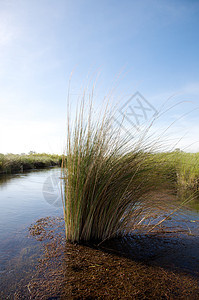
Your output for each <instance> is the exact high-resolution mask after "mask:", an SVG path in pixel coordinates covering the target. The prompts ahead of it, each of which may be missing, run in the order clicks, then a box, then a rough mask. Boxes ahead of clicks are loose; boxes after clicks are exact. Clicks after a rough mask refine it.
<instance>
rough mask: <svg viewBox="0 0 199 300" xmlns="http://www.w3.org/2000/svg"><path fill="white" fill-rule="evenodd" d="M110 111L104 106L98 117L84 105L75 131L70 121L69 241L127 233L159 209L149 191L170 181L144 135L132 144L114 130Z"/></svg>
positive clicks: (66, 196)
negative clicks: (153, 210) (152, 211)
mask: <svg viewBox="0 0 199 300" xmlns="http://www.w3.org/2000/svg"><path fill="white" fill-rule="evenodd" d="M77 110H78V109H77ZM112 111H113V110H112V109H110V110H108V108H107V107H106V109H105V110H104V112H103V113H102V112H101V114H100V116H99V117H96V115H94V113H93V111H92V107H90V108H89V112H88V113H86V110H85V107H84V103H83V102H82V103H81V108H80V109H79V110H78V111H77V116H76V121H75V124H74V125H73V127H71V125H70V117H68V136H67V168H66V167H65V168H63V177H64V179H65V186H64V188H65V194H64V197H63V204H64V214H65V227H66V238H67V239H68V240H71V241H80V240H92V239H94V240H104V239H107V238H110V237H113V236H116V235H120V234H122V233H124V232H127V231H128V228H131V229H132V227H133V226H134V225H136V224H138V223H140V222H141V221H143V220H144V219H145V218H146V217H147V216H148V215H149V214H150V213H151V210H152V208H153V207H155V206H156V205H157V202H156V201H155V200H154V199H151V198H150V197H148V196H147V195H148V194H149V192H150V191H153V190H157V189H158V188H159V189H160V188H165V186H167V185H170V183H171V182H172V180H168V179H169V177H168V172H167V171H166V170H165V163H164V162H163V163H162V161H161V160H162V157H161V156H160V158H159V157H158V156H157V157H156V156H153V155H151V153H150V149H151V145H149V146H146V144H145V145H144V143H143V136H140V137H138V138H137V139H132V138H131V140H128V137H127V136H124V135H123V134H121V128H119V129H118V130H116V129H115V128H114V126H113V113H112ZM156 150H157V149H156ZM154 157H155V158H154ZM166 180H167V185H166ZM167 187H168V186H167Z"/></svg>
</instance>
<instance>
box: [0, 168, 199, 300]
mask: <svg viewBox="0 0 199 300" xmlns="http://www.w3.org/2000/svg"><path fill="white" fill-rule="evenodd" d="M60 181H61V180H60V168H53V169H48V170H40V171H31V172H29V173H23V174H16V175H9V176H1V177H0V290H2V291H4V294H3V295H5V293H6V292H5V291H7V294H8V295H12V296H9V297H8V299H14V298H13V297H14V294H15V292H16V290H17V289H19V288H20V285H21V286H24V285H25V284H27V282H28V280H29V279H30V278H31V276H32V273H33V272H34V268H35V265H36V262H37V260H38V258H39V257H40V249H41V248H40V247H41V243H38V242H37V241H36V240H35V239H33V238H32V237H30V236H29V232H28V228H29V226H30V225H31V224H32V223H34V222H35V221H36V220H38V219H40V218H45V217H48V216H61V215H62V206H61V193H60ZM198 208H199V201H197V200H195V202H193V203H191V204H190V206H189V208H187V209H184V210H183V211H182V210H181V212H180V213H179V214H176V215H175V216H172V218H171V219H170V220H169V221H167V222H165V228H167V230H168V231H169V230H170V229H172V228H176V230H177V231H178V230H179V234H175V236H174V235H173V234H170V235H167V237H165V236H160V235H159V236H158V237H157V236H155V237H154V238H153V237H142V239H141V241H140V242H139V238H138V237H136V240H135V238H132V237H131V238H127V240H126V242H125V243H124V242H122V244H121V243H116V242H114V243H112V242H107V243H106V244H105V245H104V247H105V249H104V250H106V249H112V250H113V252H114V250H115V251H116V252H117V253H119V252H121V254H122V255H124V256H127V257H128V258H131V259H133V260H139V261H145V262H146V263H154V264H156V265H160V266H163V267H168V266H172V265H173V266H174V267H176V268H180V267H182V268H184V267H185V268H186V270H188V272H189V271H190V274H193V275H194V274H196V275H197V274H198V273H197V270H199V210H198ZM180 232H185V233H180ZM102 246H103V245H102ZM143 249H144V251H143ZM112 250H111V251H112ZM198 278H199V275H198ZM1 298H2V297H1V294H0V299H1ZM2 299H4V298H2Z"/></svg>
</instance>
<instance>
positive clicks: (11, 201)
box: [0, 168, 62, 274]
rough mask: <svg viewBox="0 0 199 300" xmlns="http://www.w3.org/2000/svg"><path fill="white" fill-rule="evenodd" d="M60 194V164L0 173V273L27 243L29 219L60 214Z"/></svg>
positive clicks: (33, 219) (30, 220)
mask: <svg viewBox="0 0 199 300" xmlns="http://www.w3.org/2000/svg"><path fill="white" fill-rule="evenodd" d="M60 197H61V194H60V168H52V169H47V170H39V171H31V172H29V173H23V174H16V175H7V176H1V177H0V274H1V273H3V271H4V268H5V265H6V264H7V262H8V261H9V260H10V259H11V258H13V256H14V255H15V254H16V253H18V252H20V249H23V247H24V244H26V243H30V241H29V240H28V239H27V236H28V227H29V226H30V225H31V223H33V222H35V221H36V220H38V219H39V218H43V217H47V216H56V215H61V214H62V207H61V198H60ZM25 241H26V242H25Z"/></svg>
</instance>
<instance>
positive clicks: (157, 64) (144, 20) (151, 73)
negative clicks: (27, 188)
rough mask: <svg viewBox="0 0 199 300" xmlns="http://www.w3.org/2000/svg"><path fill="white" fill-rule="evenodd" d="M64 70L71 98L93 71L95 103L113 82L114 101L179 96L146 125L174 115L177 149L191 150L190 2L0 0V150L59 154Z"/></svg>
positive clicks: (194, 134) (196, 81)
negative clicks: (141, 96) (138, 94)
mask: <svg viewBox="0 0 199 300" xmlns="http://www.w3.org/2000/svg"><path fill="white" fill-rule="evenodd" d="M73 70H74V72H73V77H72V84H71V85H72V86H71V94H75V95H71V99H72V101H73V99H75V97H76V94H79V93H80V88H81V87H83V86H85V85H86V84H87V82H88V81H89V80H91V81H92V79H94V78H96V76H98V80H97V87H96V90H95V98H96V99H95V100H96V101H97V102H98V103H100V101H102V99H103V97H104V96H105V95H106V93H107V91H108V90H109V89H110V88H112V87H113V86H114V87H115V90H114V97H115V100H114V101H119V102H121V105H122V104H123V101H124V99H128V97H130V96H131V95H133V94H134V93H135V92H136V91H139V92H140V93H141V94H142V95H143V96H144V97H145V98H146V99H147V101H149V102H150V103H151V104H152V105H153V106H154V107H155V108H156V109H157V110H158V109H159V108H160V107H161V105H162V104H163V103H165V102H166V100H167V99H168V98H169V97H170V96H173V97H172V98H171V99H170V100H169V101H168V102H167V103H166V106H165V107H170V106H173V105H175V104H176V103H178V102H180V101H186V102H184V103H182V104H181V105H178V106H176V107H174V108H173V109H170V110H169V111H168V112H167V113H166V114H165V115H163V117H162V118H160V119H159V121H158V122H159V123H157V124H156V125H155V130H157V131H161V130H162V129H163V128H164V127H167V126H169V125H170V124H171V123H172V122H173V121H174V120H176V119H179V120H178V122H176V123H175V125H174V126H173V127H172V132H171V134H172V136H173V139H176V140H178V139H180V138H181V137H182V136H184V135H186V136H185V137H184V138H183V139H182V140H181V141H180V142H179V144H178V145H177V146H176V147H180V148H182V149H184V148H185V147H186V150H187V151H199V142H198V140H199V137H198V129H199V118H198V113H199V110H198V109H197V108H198V107H199V2H198V1H190V0H187V1H183V0H180V1H174V0H173V1H169V0H165V1H164V0H162V1H158V0H157V1H156V0H146V1H144V0H143V1H136V0H134V1H133V0H132V1H130V0H129V1H127V0H124V1H117V0H114V1H113V0H108V1H103V0H102V1H95V0H94V1H93V0H92V1H90V0H85V1H76V0H69V1H67V0H57V1H55V0H42V1H40V0H34V1H33V0H29V1H26V0H18V1H15V0H0V152H2V153H7V152H13V153H21V152H29V151H30V150H34V151H37V152H49V153H52V152H54V153H62V151H63V148H64V144H65V133H66V130H65V127H66V98H67V89H68V81H69V78H70V73H71V71H73ZM118 74H120V76H119V79H118V80H117V82H116V83H115V78H116V77H117V76H118ZM165 109H166V108H165ZM188 112H189V113H188ZM186 113H188V114H187V115H186V116H185V117H184V118H181V119H180V117H181V116H182V115H183V114H186Z"/></svg>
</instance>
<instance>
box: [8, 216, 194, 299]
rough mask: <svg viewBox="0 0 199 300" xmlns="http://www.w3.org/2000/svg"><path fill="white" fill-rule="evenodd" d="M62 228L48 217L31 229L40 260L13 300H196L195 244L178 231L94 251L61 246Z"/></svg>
mask: <svg viewBox="0 0 199 300" xmlns="http://www.w3.org/2000/svg"><path fill="white" fill-rule="evenodd" d="M63 225H64V224H63V220H62V219H52V218H47V219H41V220H39V221H38V222H36V223H35V224H33V226H31V228H30V234H31V235H32V236H33V237H34V238H36V239H37V240H38V243H40V244H42V247H43V256H42V258H41V259H40V260H39V262H38V264H37V270H36V271H35V272H34V274H33V276H32V278H31V280H29V281H28V282H27V284H26V285H25V286H23V287H21V288H20V289H18V290H17V291H16V292H15V295H14V299H198V298H199V274H198V269H199V268H198V267H199V264H198V262H199V261H198V259H199V253H198V246H199V240H198V236H197V235H196V234H195V235H190V233H189V231H186V232H185V230H183V227H182V226H181V227H180V228H176V229H175V230H174V228H173V229H172V230H171V229H170V228H169V226H165V227H163V226H162V228H160V229H159V230H157V231H156V232H153V233H151V234H150V235H142V236H141V235H132V236H128V237H126V238H123V239H117V240H116V239H115V240H110V241H107V242H106V243H103V244H101V245H100V247H97V246H96V245H93V244H92V245H88V244H87V245H78V244H70V243H68V242H66V241H65V238H64V227H63ZM9 299H12V298H9Z"/></svg>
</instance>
